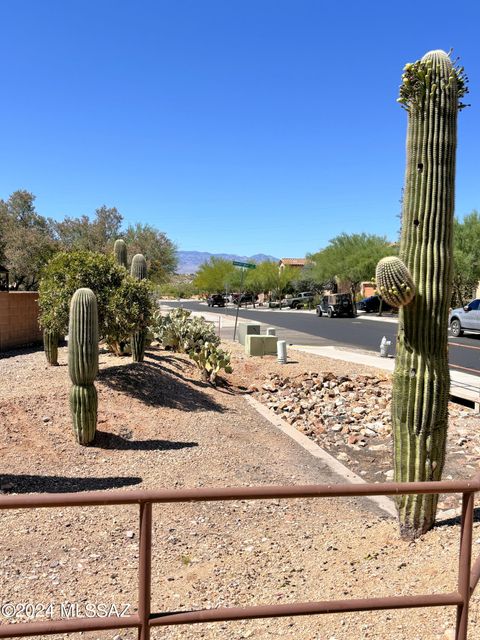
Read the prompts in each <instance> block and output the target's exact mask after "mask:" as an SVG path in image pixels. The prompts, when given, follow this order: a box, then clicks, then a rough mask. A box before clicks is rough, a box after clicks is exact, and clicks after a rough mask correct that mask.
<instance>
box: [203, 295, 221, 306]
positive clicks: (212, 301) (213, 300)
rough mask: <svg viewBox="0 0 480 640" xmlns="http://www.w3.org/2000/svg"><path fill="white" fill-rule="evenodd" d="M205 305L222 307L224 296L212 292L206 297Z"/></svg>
mask: <svg viewBox="0 0 480 640" xmlns="http://www.w3.org/2000/svg"><path fill="white" fill-rule="evenodd" d="M207 305H208V306H209V307H224V306H225V298H224V297H223V295H222V294H221V293H214V294H212V295H211V296H208V298H207Z"/></svg>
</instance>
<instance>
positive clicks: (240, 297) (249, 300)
mask: <svg viewBox="0 0 480 640" xmlns="http://www.w3.org/2000/svg"><path fill="white" fill-rule="evenodd" d="M257 300H258V296H257V295H255V294H254V293H248V292H246V293H234V294H233V303H234V304H255V302H256V301H257Z"/></svg>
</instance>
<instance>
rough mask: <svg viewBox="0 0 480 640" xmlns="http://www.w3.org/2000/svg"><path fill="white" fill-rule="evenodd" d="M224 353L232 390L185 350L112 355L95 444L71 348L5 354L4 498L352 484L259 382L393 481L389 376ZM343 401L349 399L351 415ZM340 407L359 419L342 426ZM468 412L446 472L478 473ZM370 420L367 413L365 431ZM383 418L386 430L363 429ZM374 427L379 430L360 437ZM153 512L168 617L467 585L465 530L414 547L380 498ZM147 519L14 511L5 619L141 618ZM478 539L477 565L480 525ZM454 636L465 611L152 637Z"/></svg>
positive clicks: (156, 590)
mask: <svg viewBox="0 0 480 640" xmlns="http://www.w3.org/2000/svg"><path fill="white" fill-rule="evenodd" d="M226 346H227V348H229V349H230V350H231V351H232V353H233V366H234V373H233V374H231V375H229V376H225V383H224V384H222V385H219V387H218V388H217V389H214V388H212V387H210V386H208V385H205V384H204V383H202V382H200V380H199V376H198V373H197V370H196V368H195V367H194V366H193V365H192V364H191V363H190V361H189V360H188V358H187V357H186V356H183V355H176V354H175V355H174V354H171V353H169V352H166V351H162V350H160V349H156V348H154V349H151V350H150V351H149V353H148V354H147V357H146V361H145V362H144V363H142V364H132V363H131V362H130V361H129V360H128V359H118V358H114V357H113V356H111V355H110V354H102V355H101V358H100V374H99V377H98V379H97V382H96V386H97V389H98V394H99V423H98V433H97V438H96V440H95V442H94V443H93V444H92V445H91V446H89V447H81V446H79V445H77V444H76V443H75V441H74V438H73V431H72V427H71V424H70V415H69V409H68V391H69V386H70V385H69V379H68V374H67V368H66V366H65V365H66V352H65V349H61V350H60V366H59V367H49V366H47V364H46V362H45V360H44V355H43V353H42V352H41V351H23V352H16V353H12V354H9V357H5V358H2V359H1V360H0V380H1V381H2V384H1V386H0V424H1V429H0V448H1V460H2V466H1V470H0V477H1V487H2V492H3V493H7V494H14V493H31V494H34V493H38V492H45V491H47V492H55V493H59V492H72V491H85V490H96V489H107V490H109V489H121V490H124V491H128V490H130V489H133V488H136V489H138V488H143V489H152V488H162V487H165V488H179V487H202V486H203V487H205V486H250V485H258V484H269V485H270V484H313V483H319V482H327V481H328V482H337V481H339V480H340V479H339V478H338V477H336V476H334V475H332V473H331V472H330V471H329V470H328V468H326V467H325V465H324V463H323V462H321V461H319V460H318V459H316V458H313V457H312V456H310V454H308V453H307V452H306V451H304V450H303V449H301V448H300V447H299V446H298V445H297V444H295V443H294V442H292V441H291V440H290V439H289V438H288V437H287V436H285V435H284V434H283V433H281V432H279V431H278V430H277V429H276V428H275V427H274V426H273V425H272V424H271V423H270V422H268V421H267V420H265V419H264V418H263V417H261V416H260V415H259V414H258V413H257V412H256V411H255V410H254V409H253V408H252V407H251V406H249V405H248V404H247V403H246V401H245V398H244V397H243V395H244V394H245V392H246V391H249V387H252V385H254V386H256V387H257V388H258V392H253V390H252V389H250V391H252V392H253V393H255V394H256V395H257V396H258V397H259V399H260V400H261V401H262V402H266V403H273V405H271V409H272V410H274V411H275V412H279V411H281V412H282V413H283V414H286V417H287V419H289V421H291V422H292V424H294V425H295V426H296V427H297V428H300V429H301V430H302V431H304V432H307V433H309V435H310V436H311V437H315V438H316V439H317V440H318V442H319V443H320V444H321V445H322V446H323V447H325V448H326V449H328V450H329V451H330V452H331V453H332V454H333V455H337V457H338V456H339V457H340V459H341V460H342V459H343V461H344V463H345V464H347V465H348V466H350V467H351V468H352V469H353V470H354V471H356V472H357V473H359V474H361V473H362V471H365V472H366V473H364V474H363V475H364V476H365V477H366V478H367V479H374V480H380V481H382V480H384V478H385V477H386V476H385V472H388V470H389V468H390V463H389V462H388V451H387V450H384V449H382V448H380V449H378V448H377V449H372V447H375V446H376V445H385V446H386V447H387V449H388V447H389V446H390V440H389V439H390V435H389V425H388V420H387V416H386V414H387V412H388V402H389V398H388V394H389V390H388V389H389V387H388V380H387V379H386V378H381V377H380V376H379V374H378V372H377V371H374V370H365V369H364V368H360V367H355V365H351V364H345V363H341V362H331V361H328V360H325V359H322V358H319V357H317V356H312V355H308V354H302V353H295V358H294V359H295V361H296V362H291V363H290V364H288V365H279V364H278V363H277V362H276V361H275V359H273V358H263V359H252V358H250V359H247V358H246V357H245V356H244V355H243V353H242V351H241V349H240V348H239V347H238V346H237V345H232V344H230V343H229V344H227V345H226ZM314 374H315V375H314ZM357 375H359V376H360V378H359V379H358V380H357V379H356V378H355V376H357ZM369 376H374V377H373V378H370V377H369ZM287 378H288V380H286V379H287ZM332 382H333V383H335V384H334V385H332ZM361 384H364V386H363V387H362V386H361ZM324 385H325V386H324ZM342 385H343V386H342ZM351 385H353V387H354V388H353V389H352V388H351ZM265 386H266V387H269V388H264V387H265ZM315 387H316V388H315ZM335 389H337V390H338V393H337V391H335ZM372 389H373V390H375V391H374V392H371V390H372ZM379 389H380V391H381V393H380V394H378V393H377V390H379ZM321 390H327V391H325V392H324V391H321ZM314 392H315V393H316V392H319V393H321V394H323V395H322V396H321V403H320V404H321V405H322V413H321V412H319V411H318V408H317V409H315V405H312V406H310V405H311V403H312V398H313V396H312V393H314ZM295 394H298V395H299V402H300V404H299V402H297V400H296V399H295V402H293V404H296V405H297V407H291V408H290V409H289V410H287V411H284V409H286V408H287V405H285V406H283V407H280V405H281V404H282V403H285V402H286V403H291V397H293V396H295ZM348 394H353V396H352V397H348ZM356 394H357V395H356ZM303 396H305V397H303ZM357 396H358V397H357ZM280 398H282V400H281V401H279V399H280ZM363 398H368V403H367V405H368V411H365V412H363V411H360V410H358V411H355V412H354V411H353V410H351V409H350V407H351V408H352V409H353V407H354V406H357V407H362V406H363V405H362V403H363V401H364V400H363ZM342 399H343V400H345V403H343V404H342V403H341V402H340V403H338V400H342ZM375 399H376V400H375ZM302 402H303V406H302ZM315 402H316V401H315ZM372 402H374V404H373V405H372ZM277 403H278V404H277ZM335 403H337V404H335ZM316 404H318V402H316ZM275 405H276V406H275ZM298 405H299V406H301V407H302V410H300V409H298ZM333 407H335V409H334V408H333ZM375 407H377V408H375ZM324 409H325V410H326V413H327V414H328V413H330V414H333V415H326V414H325V412H323V410H324ZM342 411H344V415H345V418H344V419H342V420H339V419H338V416H340V415H342ZM454 411H455V412H457V413H458V415H455V416H452V425H453V426H452V428H451V430H450V440H451V443H450V451H451V452H452V454H453V455H451V456H450V458H449V460H448V466H447V475H450V474H451V475H452V476H453V477H463V476H467V475H471V471H472V470H473V469H472V470H471V469H469V468H467V465H469V466H470V467H473V468H477V465H478V462H477V461H478V456H477V452H476V451H475V447H477V446H478V441H477V440H476V438H477V436H476V435H475V433H474V425H475V424H476V423H475V417H474V415H473V414H472V413H471V412H469V411H467V410H463V409H458V408H454ZM297 413H298V415H299V417H296V418H295V420H293V417H294V416H295V415H296V414H297ZM290 414H291V415H290ZM335 414H336V416H337V417H336V418H335ZM383 414H385V415H383ZM310 415H311V416H312V421H310V418H308V416H310ZM356 415H358V416H360V417H361V419H358V420H357V419H355V421H351V420H352V416H356ZM307 418H308V419H307ZM310 422H311V426H310ZM374 423H378V426H377V427H376V428H374V427H372V426H370V427H366V425H367V424H370V425H373V424H374ZM379 423H382V425H383V426H382V427H380V424H379ZM340 424H341V428H338V425H340ZM360 425H361V426H360ZM366 428H368V429H370V431H371V432H375V434H376V435H374V434H373V433H371V432H370V431H368V432H366V431H365V433H362V429H364V430H365V429H366ZM355 438H356V440H355V441H354V439H355ZM461 438H463V439H464V441H462V443H461V444H458V442H459V440H460V439H461ZM362 441H365V444H363V442H362ZM455 452H457V453H455ZM340 454H344V455H345V456H347V457H348V460H347V459H345V458H344V456H342V455H340ZM457 460H458V461H462V465H461V467H460V466H459V463H458V462H457ZM379 472H380V473H379ZM445 506H446V507H448V508H456V505H453V506H451V507H450V506H449V504H446V505H445ZM153 511H154V530H153V567H152V572H153V577H152V608H153V610H154V611H167V610H190V609H196V608H206V607H218V606H243V605H245V606H246V605H253V604H279V603H287V602H305V601H311V600H325V599H334V598H355V597H366V596H385V595H403V594H415V593H440V592H445V591H453V590H455V589H456V567H457V552H458V537H459V526H458V521H457V520H455V519H454V518H448V519H445V518H443V519H441V520H440V522H439V525H438V526H437V527H436V528H435V529H434V530H433V531H431V532H430V533H428V534H427V535H425V536H423V537H422V538H420V539H419V540H417V541H415V542H410V543H409V542H405V541H402V540H400V539H399V536H398V533H397V528H396V523H395V522H394V521H393V520H392V519H391V518H388V517H387V516H386V515H385V514H384V513H383V512H381V511H379V510H378V509H377V507H375V505H373V503H371V502H369V501H367V500H362V501H360V500H353V499H341V500H334V499H328V500H308V499H302V500H265V501H263V500H262V501H232V502H218V503H199V504H192V503H185V504H181V505H156V506H154V509H153ZM447 515H448V514H447ZM137 522H138V507H136V506H121V507H119V506H110V507H104V506H102V507H85V508H55V509H36V510H26V509H25V510H18V511H13V510H11V511H2V513H1V519H0V523H1V524H0V526H1V533H0V539H1V541H2V542H1V543H0V580H1V598H0V607H1V606H2V605H5V604H7V605H9V606H8V607H7V608H5V607H3V609H0V611H3V613H4V614H7V615H3V617H1V618H0V623H2V624H7V623H14V622H22V621H25V619H26V618H25V615H24V614H22V604H23V605H25V604H33V605H35V606H36V609H35V611H36V614H35V615H36V617H37V619H45V618H47V617H53V618H59V617H61V616H63V617H65V616H76V615H82V614H85V612H86V611H87V610H88V611H92V610H93V611H96V612H100V613H101V611H103V610H105V609H99V606H100V605H103V606H104V607H105V608H106V609H110V610H113V611H118V612H119V615H120V613H121V612H122V611H125V610H126V611H127V612H128V613H133V612H135V611H136V606H137V562H138V525H137ZM474 540H475V545H474V552H475V556H477V555H478V553H480V527H479V525H478V523H476V524H475V530H474ZM479 604H480V600H479V597H478V595H475V597H474V599H473V601H472V606H471V622H472V625H471V632H470V635H469V638H480V625H478V621H479ZM11 605H14V606H15V607H16V614H15V615H14V616H13V617H12V616H11V615H9V613H10V612H11V611H12V609H11ZM71 605H74V607H73V608H72V607H71ZM62 607H63V608H62ZM87 607H88V609H87ZM112 608H113V609H112ZM23 611H26V609H25V607H24V608H23ZM30 611H31V608H30ZM42 612H43V613H42ZM42 616H43V617H42ZM119 625H120V626H119V630H118V631H109V632H88V633H84V634H65V635H57V636H50V637H56V638H61V637H71V638H76V637H83V638H88V639H92V640H93V639H94V638H102V639H103V638H115V637H116V638H117V639H118V638H123V639H130V638H136V632H134V631H132V630H126V629H121V628H120V627H121V619H120V620H119ZM453 626H454V611H453V609H450V608H448V609H447V608H436V609H430V610H429V609H425V610H421V609H418V610H410V611H391V612H365V613H360V614H345V615H343V614H336V615H328V616H311V617H298V618H284V619H268V620H256V621H239V622H235V623H233V622H232V623H212V624H201V625H191V626H185V627H181V626H179V627H165V628H156V629H154V630H153V631H152V638H162V639H163V638H165V639H170V638H186V639H189V638H227V639H237V638H238V639H240V638H265V639H266V638H280V637H281V638H289V639H292V640H293V639H297V638H298V639H301V640H315V639H318V640H320V639H322V640H323V639H331V640H332V639H336V640H347V639H351V638H377V639H383V638H396V639H398V640H401V639H405V640H407V639H408V640H415V639H418V640H420V639H421V640H428V639H430V638H431V639H436V638H439V639H440V638H448V637H452V636H451V630H452V628H453Z"/></svg>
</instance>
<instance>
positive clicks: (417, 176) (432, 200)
mask: <svg viewBox="0 0 480 640" xmlns="http://www.w3.org/2000/svg"><path fill="white" fill-rule="evenodd" d="M466 82H467V78H466V76H465V75H464V73H463V68H458V67H456V66H455V64H454V63H452V61H451V60H450V57H449V55H448V54H447V53H445V52H444V51H430V52H429V53H427V54H426V55H424V56H423V58H422V59H421V60H418V61H417V62H415V63H413V64H407V65H406V67H405V69H404V74H403V77H402V85H401V87H400V97H399V99H398V101H399V102H400V103H401V104H402V105H403V107H404V108H405V109H406V110H407V112H408V130H407V167H406V176H405V191H404V202H403V213H402V234H401V241H400V259H401V260H402V261H403V262H404V263H405V265H406V267H407V269H408V271H409V273H410V274H411V278H412V280H413V282H414V283H415V289H416V295H415V297H414V298H413V300H412V301H411V302H410V304H407V305H406V306H403V307H401V309H400V314H399V328H398V336H397V356H396V364H395V372H394V377H393V400H392V423H393V436H394V452H395V462H394V467H395V480H396V481H397V482H407V481H428V480H439V479H440V478H441V475H442V470H443V466H444V459H445V445H446V437H447V424H448V413H447V403H448V394H449V384H450V382H449V369H448V353H447V320H448V310H449V305H450V299H451V280H452V231H453V213H454V192H455V151H456V144H457V113H458V110H459V109H462V108H463V107H464V106H466V105H464V104H462V103H461V102H460V99H461V98H462V97H463V96H464V95H465V93H466V92H467V88H466ZM404 281H405V283H407V279H404ZM408 286H410V287H411V285H410V284H408ZM397 290H398V291H400V289H399V288H398V286H397ZM382 295H383V293H382ZM437 500H438V496H437V495H418V496H415V495H411V496H402V497H400V498H399V499H398V502H397V506H398V511H399V522H400V531H401V534H402V537H404V538H407V539H411V538H416V537H417V536H419V535H421V534H422V533H424V532H426V531H427V530H428V529H430V528H431V527H432V526H433V524H434V522H435V514H436V508H437Z"/></svg>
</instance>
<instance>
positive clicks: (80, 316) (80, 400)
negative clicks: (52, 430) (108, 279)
mask: <svg viewBox="0 0 480 640" xmlns="http://www.w3.org/2000/svg"><path fill="white" fill-rule="evenodd" d="M68 372H69V374H70V379H71V381H72V384H73V386H72V388H71V390H70V410H71V412H72V419H73V429H74V432H75V437H76V439H77V442H78V443H79V444H83V445H88V444H90V442H92V440H93V439H94V438H95V431H96V428H97V405H98V400H97V390H96V389H95V385H94V384H93V382H94V380H95V378H96V375H97V372H98V310H97V299H96V297H95V294H94V293H93V291H92V290H91V289H86V288H85V289H77V291H76V292H75V293H74V294H73V296H72V301H71V304H70V322H69V327H68Z"/></svg>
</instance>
